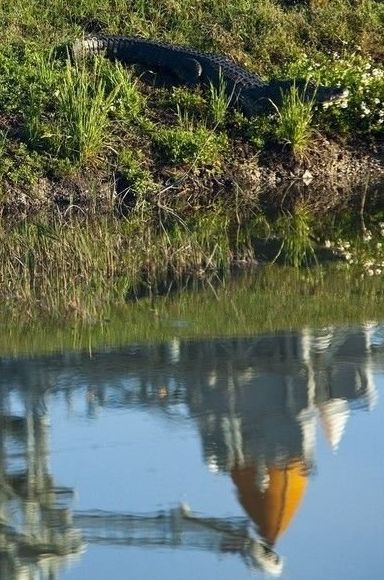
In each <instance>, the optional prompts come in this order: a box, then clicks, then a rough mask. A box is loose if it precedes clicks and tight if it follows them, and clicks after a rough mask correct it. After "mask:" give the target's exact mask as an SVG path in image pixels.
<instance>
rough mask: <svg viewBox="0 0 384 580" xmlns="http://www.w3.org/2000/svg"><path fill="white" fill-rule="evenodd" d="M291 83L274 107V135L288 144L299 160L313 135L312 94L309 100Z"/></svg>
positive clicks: (313, 101) (313, 98)
mask: <svg viewBox="0 0 384 580" xmlns="http://www.w3.org/2000/svg"><path fill="white" fill-rule="evenodd" d="M305 90H306V89H304V92H303V94H302V93H301V92H300V90H299V89H298V88H297V87H296V86H295V85H293V86H292V87H291V88H290V89H289V91H287V92H286V93H285V94H283V96H282V104H281V106H280V107H276V105H274V106H275V108H276V111H277V129H276V137H277V139H278V140H279V141H280V142H282V143H283V144H284V145H289V146H290V148H291V150H292V153H293V156H294V157H295V159H298V160H301V159H302V158H303V156H304V155H305V153H306V152H307V150H308V148H309V145H310V142H311V138H312V135H313V127H312V121H313V109H314V103H315V97H316V95H315V94H314V95H313V96H312V97H311V98H310V99H309V100H306V99H305Z"/></svg>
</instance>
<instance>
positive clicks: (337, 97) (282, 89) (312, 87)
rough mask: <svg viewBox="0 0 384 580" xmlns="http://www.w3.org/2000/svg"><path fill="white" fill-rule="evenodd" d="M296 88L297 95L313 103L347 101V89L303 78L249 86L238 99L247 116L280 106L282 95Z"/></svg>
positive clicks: (329, 103)
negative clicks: (318, 83)
mask: <svg viewBox="0 0 384 580" xmlns="http://www.w3.org/2000/svg"><path fill="white" fill-rule="evenodd" d="M292 88H296V89H297V91H298V94H299V97H300V98H301V99H302V100H304V101H307V102H312V103H313V104H322V105H324V104H328V105H331V104H339V105H340V104H343V103H346V102H347V97H348V91H347V90H345V89H343V88H341V87H325V86H322V85H316V84H315V83H312V82H308V81H307V80H305V79H295V80H283V81H280V80H276V81H271V82H270V83H268V84H265V85H263V86H261V87H249V88H246V89H244V90H243V91H242V93H241V97H240V101H241V106H242V109H243V110H244V112H245V114H246V115H247V116H253V115H255V114H257V113H259V112H260V111H261V110H265V109H271V107H274V108H276V107H277V108H280V107H281V105H282V103H283V98H284V95H286V94H287V93H288V92H289V91H290V90H291V89H292Z"/></svg>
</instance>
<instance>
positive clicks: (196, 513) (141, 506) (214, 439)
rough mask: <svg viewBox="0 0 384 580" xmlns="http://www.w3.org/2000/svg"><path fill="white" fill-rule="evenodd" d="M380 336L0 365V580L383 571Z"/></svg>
mask: <svg viewBox="0 0 384 580" xmlns="http://www.w3.org/2000/svg"><path fill="white" fill-rule="evenodd" d="M383 373H384V326H381V325H379V324H374V323H367V324H362V325H359V326H353V327H328V328H322V329H316V328H306V329H304V330H301V331H295V332H291V331H287V332H280V333H274V334H263V335H255V336H252V337H247V338H222V339H204V340H197V339H195V340H187V339H180V338H175V339H173V340H169V341H167V342H162V343H158V344H154V343H143V344H130V345H127V346H126V347H119V348H118V349H116V348H104V349H99V350H98V351H97V352H92V353H90V352H63V353H61V354H56V355H44V356H38V355H34V356H27V355H23V356H18V357H17V356H12V357H6V356H3V357H2V358H1V359H0V397H1V398H0V420H1V431H0V568H1V569H0V578H1V580H11V579H12V580H13V579H20V580H21V579H23V580H25V579H28V580H32V579H33V580H37V579H39V580H42V579H44V580H45V579H47V580H48V579H49V580H53V579H56V578H57V579H63V580H64V579H65V580H80V579H86V578H92V579H93V580H98V579H100V580H101V579H105V578H116V579H120V578H121V579H123V578H128V577H129V578H134V579H136V578H137V579H141V578H146V577H150V578H153V579H167V580H180V579H183V580H184V579H191V580H192V579H193V580H195V579H196V578H204V579H205V578H206V579H211V578H222V579H224V580H225V579H228V580H230V579H231V580H233V579H234V578H236V579H237V580H243V579H244V580H245V579H249V578H254V577H255V576H256V577H263V578H266V577H272V576H275V577H276V576H280V577H281V578H287V579H288V578H290V579H295V580H300V579H303V580H304V579H306V580H307V579H308V578H311V579H313V580H316V579H319V580H320V579H321V580H323V579H324V578H327V579H330V580H333V579H335V580H336V579H348V580H357V579H369V580H370V579H376V578H379V577H381V573H382V571H383V569H384V550H383V547H382V545H383V539H384V517H383V516H384V460H383V441H384V403H383V400H384V392H383V383H384V375H383Z"/></svg>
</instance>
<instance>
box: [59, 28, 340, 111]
mask: <svg viewBox="0 0 384 580" xmlns="http://www.w3.org/2000/svg"><path fill="white" fill-rule="evenodd" d="M70 53H71V56H72V58H73V59H75V60H76V59H78V58H80V57H82V56H87V55H93V54H98V53H101V54H104V55H105V56H106V57H107V58H109V59H111V60H116V61H119V62H121V63H123V64H129V65H141V66H143V67H145V68H147V69H150V70H155V71H159V73H160V76H161V74H167V75H168V76H169V75H171V76H172V77H173V78H174V80H175V84H184V85H186V86H188V87H191V88H192V87H196V86H198V85H199V84H201V85H205V86H209V85H212V86H213V87H215V88H219V87H220V85H221V83H222V84H223V86H224V88H225V92H226V95H227V98H228V99H229V101H230V102H231V103H232V104H235V105H236V106H237V107H238V108H239V109H240V110H241V111H242V112H243V113H244V115H245V116H246V117H252V116H254V115H256V114H257V113H258V112H260V110H263V109H265V108H268V107H270V106H271V104H274V105H275V106H276V107H279V106H280V105H281V102H282V96H283V94H284V93H285V92H286V91H288V90H289V89H290V87H292V86H295V87H297V89H298V90H299V91H300V93H301V94H302V95H303V96H304V98H305V99H306V100H314V101H316V102H317V103H331V102H338V101H341V100H342V99H343V98H344V97H345V91H343V89H341V88H339V87H325V86H316V85H314V84H312V83H308V81H306V80H305V79H294V80H272V81H270V82H266V81H264V80H263V79H262V78H261V77H260V76H259V75H257V74H255V73H253V72H250V71H248V70H246V69H245V68H243V67H242V66H240V65H238V64H237V63H236V62H235V61H233V60H232V59H231V58H228V57H227V56H224V55H222V54H214V53H206V52H201V51H199V50H196V49H193V48H188V47H185V46H180V45H176V44H170V43H166V42H158V41H156V40H147V39H144V38H139V37H126V36H112V35H100V36H92V37H88V38H87V37H85V38H83V39H79V40H76V41H75V42H74V43H73V44H72V46H71V50H70Z"/></svg>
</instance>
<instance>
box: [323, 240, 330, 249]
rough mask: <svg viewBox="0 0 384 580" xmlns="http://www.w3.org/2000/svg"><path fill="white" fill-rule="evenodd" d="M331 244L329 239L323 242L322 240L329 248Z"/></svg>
mask: <svg viewBox="0 0 384 580" xmlns="http://www.w3.org/2000/svg"><path fill="white" fill-rule="evenodd" d="M331 245H332V244H331V240H325V242H324V246H325V247H326V248H330V247H331Z"/></svg>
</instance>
